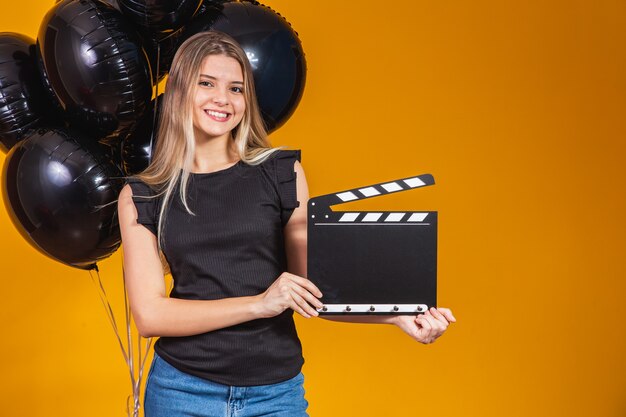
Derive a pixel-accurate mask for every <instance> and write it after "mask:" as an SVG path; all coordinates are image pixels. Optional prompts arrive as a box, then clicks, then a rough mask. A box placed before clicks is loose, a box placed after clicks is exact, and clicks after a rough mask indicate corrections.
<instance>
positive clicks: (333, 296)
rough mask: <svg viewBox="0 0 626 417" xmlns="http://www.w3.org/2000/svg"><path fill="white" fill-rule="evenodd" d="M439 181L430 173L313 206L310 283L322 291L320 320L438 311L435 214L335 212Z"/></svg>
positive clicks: (344, 193) (342, 194) (315, 200)
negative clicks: (338, 206) (350, 204)
mask: <svg viewBox="0 0 626 417" xmlns="http://www.w3.org/2000/svg"><path fill="white" fill-rule="evenodd" d="M434 183H435V181H434V179H433V177H432V175H430V174H425V175H420V176H417V177H410V178H403V179H399V180H396V181H391V182H385V183H380V184H374V185H369V186H366V187H360V188H355V189H352V190H347V191H341V192H337V193H333V194H327V195H322V196H319V197H314V198H311V199H310V200H309V205H308V245H307V246H308V248H307V255H308V277H309V279H310V280H311V281H312V282H313V283H314V284H315V285H317V286H318V288H319V289H320V290H321V291H322V293H323V297H322V299H321V301H322V303H323V304H324V306H323V307H322V308H319V309H318V311H319V313H320V314H335V315H337V314H376V315H384V314H419V313H423V312H425V311H426V310H428V308H430V307H434V306H436V304H437V212H436V211H411V212H409V211H402V212H400V211H393V212H391V211H372V212H354V211H345V212H344V211H333V210H332V209H331V206H333V205H336V204H341V203H346V202H349V201H357V200H362V199H365V198H372V197H377V196H382V195H385V194H391V193H398V192H402V191H408V190H412V189H415V188H420V187H424V186H427V185H433V184H434Z"/></svg>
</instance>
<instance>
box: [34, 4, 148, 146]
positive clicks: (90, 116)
mask: <svg viewBox="0 0 626 417" xmlns="http://www.w3.org/2000/svg"><path fill="white" fill-rule="evenodd" d="M37 55H38V61H39V62H38V63H39V69H40V70H41V71H42V75H43V79H44V83H45V84H46V86H47V90H48V92H49V93H50V95H51V97H53V98H54V99H55V100H56V101H57V104H58V105H59V106H60V107H62V108H63V109H64V110H65V112H66V117H67V118H68V121H69V123H70V125H71V126H72V127H75V128H79V129H81V130H84V131H87V132H88V133H89V135H90V136H93V137H98V138H101V137H117V136H118V135H119V134H120V133H122V132H125V131H128V130H129V129H130V128H131V127H132V124H133V123H134V122H135V119H136V118H137V117H138V116H140V115H141V114H143V112H144V111H145V110H146V106H147V105H148V103H149V102H150V98H151V96H152V85H151V74H150V67H149V65H148V62H147V58H146V55H145V53H144V52H143V49H142V47H141V41H140V39H139V36H138V35H137V34H136V32H135V31H134V28H133V27H132V25H131V24H130V23H129V22H128V21H127V20H126V19H125V18H124V16H122V14H121V13H120V12H119V11H118V10H116V9H115V8H114V7H112V6H111V5H109V4H107V3H103V2H101V1H99V0H64V1H61V2H59V3H57V4H56V5H55V6H53V7H52V9H50V11H49V12H48V13H47V14H46V16H45V17H44V19H43V21H42V24H41V26H40V29H39V36H38V38H37Z"/></svg>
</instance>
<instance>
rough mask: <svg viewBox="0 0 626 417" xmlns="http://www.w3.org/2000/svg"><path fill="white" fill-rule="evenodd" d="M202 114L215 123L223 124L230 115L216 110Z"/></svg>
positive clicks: (205, 111)
mask: <svg viewBox="0 0 626 417" xmlns="http://www.w3.org/2000/svg"><path fill="white" fill-rule="evenodd" d="M204 113H206V115H207V116H209V117H210V118H211V119H213V120H215V121H217V122H225V121H226V120H228V119H230V116H231V113H228V112H224V111H218V110H204Z"/></svg>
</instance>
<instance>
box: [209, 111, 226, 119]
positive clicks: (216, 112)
mask: <svg viewBox="0 0 626 417" xmlns="http://www.w3.org/2000/svg"><path fill="white" fill-rule="evenodd" d="M206 112H207V113H208V114H209V115H211V116H215V117H220V118H225V117H226V116H228V113H220V112H218V111H213V110H206Z"/></svg>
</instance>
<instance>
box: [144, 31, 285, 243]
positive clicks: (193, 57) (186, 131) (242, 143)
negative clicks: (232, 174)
mask: <svg viewBox="0 0 626 417" xmlns="http://www.w3.org/2000/svg"><path fill="white" fill-rule="evenodd" d="M209 55H224V56H227V57H231V58H234V59H235V60H237V62H239V64H240V65H241V69H242V72H243V97H244V100H245V104H246V108H245V111H244V114H243V118H242V119H241V122H240V123H239V124H238V125H237V126H236V127H235V128H234V129H233V130H232V131H231V136H232V139H233V141H234V144H235V147H236V149H237V153H238V155H239V158H240V159H241V161H242V162H244V163H246V164H249V165H257V164H260V163H261V162H263V161H264V160H266V159H267V158H268V157H269V156H270V155H271V154H272V153H274V152H276V151H278V150H279V149H280V148H272V147H271V145H270V142H269V140H268V138H267V131H266V129H265V124H264V123H263V119H262V118H261V113H260V109H259V105H258V103H257V99H256V93H255V89H254V79H253V76H252V67H251V66H250V62H249V61H248V58H247V56H246V53H245V52H244V51H243V49H241V47H240V46H239V44H238V43H237V41H235V40H234V39H233V38H231V37H230V36H228V35H226V34H224V33H221V32H217V31H208V32H200V33H197V34H195V35H193V36H191V37H190V38H189V39H187V40H186V41H185V42H184V43H183V44H182V45H181V46H180V47H179V48H178V51H177V52H176V55H175V56H174V60H173V62H172V66H171V69H170V72H169V75H168V79H167V84H166V86H165V92H164V96H163V103H162V108H161V112H160V117H159V121H158V128H157V135H156V148H155V150H154V154H153V156H152V161H151V163H150V165H149V166H148V167H147V168H146V169H145V170H144V171H143V172H141V173H140V174H138V175H136V176H135V178H138V179H140V180H142V181H143V182H144V183H146V184H147V185H149V186H150V187H151V188H152V189H154V190H155V191H157V195H156V196H155V197H162V198H161V203H160V210H159V220H158V227H157V229H158V234H157V236H159V238H158V247H159V250H160V249H161V242H162V235H163V224H164V218H165V213H166V211H167V207H168V205H169V203H170V202H171V200H172V197H173V194H174V191H175V188H176V184H177V183H178V182H180V188H179V189H180V192H179V196H180V199H181V201H182V203H183V205H184V207H185V209H186V210H187V212H188V213H189V214H190V215H195V214H194V213H193V212H192V211H191V209H190V208H189V206H188V204H187V183H188V181H189V173H190V171H191V167H192V163H193V159H194V154H195V149H196V142H195V137H194V126H193V103H194V97H195V95H196V90H197V88H198V82H199V76H200V71H201V66H202V62H203V60H204V59H205V58H206V57H207V56H209Z"/></svg>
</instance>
